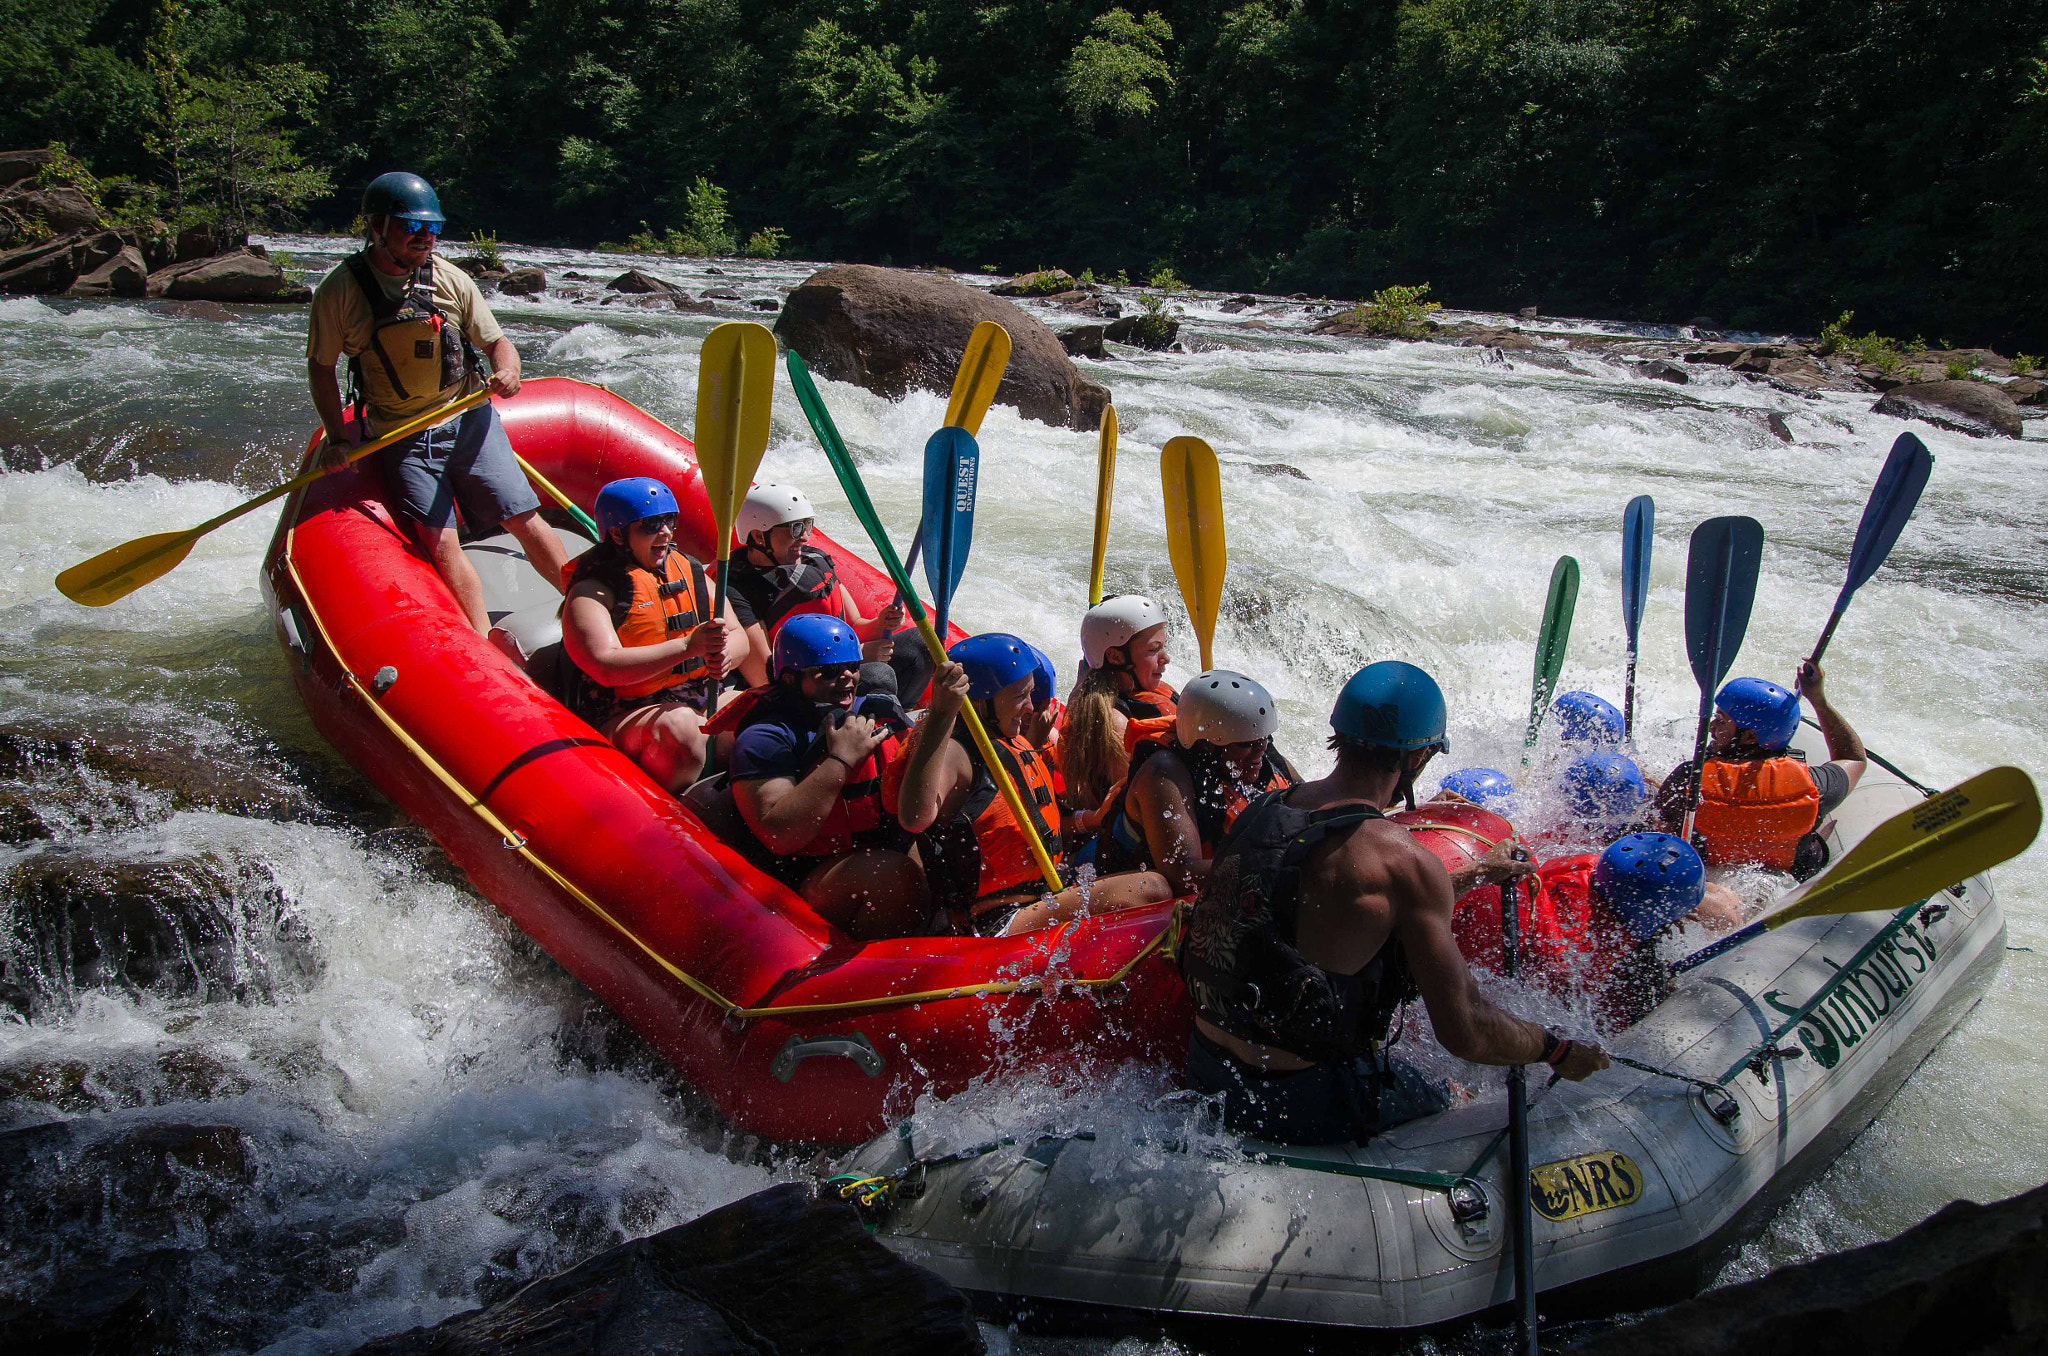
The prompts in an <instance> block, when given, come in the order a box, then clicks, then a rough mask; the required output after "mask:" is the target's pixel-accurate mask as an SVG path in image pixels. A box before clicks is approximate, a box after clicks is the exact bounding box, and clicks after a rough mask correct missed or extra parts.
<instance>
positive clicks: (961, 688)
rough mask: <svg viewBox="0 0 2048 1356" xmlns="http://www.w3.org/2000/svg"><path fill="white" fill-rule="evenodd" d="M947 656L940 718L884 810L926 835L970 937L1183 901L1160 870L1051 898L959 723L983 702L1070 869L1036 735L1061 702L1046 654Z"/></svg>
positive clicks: (990, 638)
mask: <svg viewBox="0 0 2048 1356" xmlns="http://www.w3.org/2000/svg"><path fill="white" fill-rule="evenodd" d="M947 655H948V659H947V662H946V663H944V664H941V665H940V666H939V668H938V672H937V673H936V674H935V675H934V677H933V679H932V698H931V707H930V710H929V711H928V712H927V714H926V715H925V718H924V720H923V722H922V723H920V724H919V726H918V727H917V731H916V733H915V734H913V735H912V736H911V737H910V741H909V749H908V751H907V753H906V754H905V755H904V756H903V757H902V758H900V759H897V760H896V761H894V762H892V763H891V764H890V765H889V769H888V771H887V772H885V773H884V774H883V778H882V800H883V804H884V805H885V806H887V807H888V808H889V809H890V810H892V811H893V812H894V813H895V815H896V820H897V823H899V824H900V825H902V827H903V829H904V830H905V831H906V832H908V833H913V834H917V835H919V839H918V852H919V853H920V854H921V856H922V857H923V860H924V865H925V871H926V874H927V876H928V878H929V879H930V881H931V884H932V894H933V897H934V902H936V903H937V904H939V905H940V906H941V907H943V908H945V909H947V910H948V911H949V912H950V913H951V914H952V916H953V920H954V922H955V924H956V925H957V926H959V927H961V929H962V930H963V931H970V932H972V933H974V934H975V935H976V936H982V937H997V936H1008V935H1011V934H1014V933H1020V932H1030V931H1032V930H1034V929H1036V928H1042V927H1050V926H1051V925H1052V924H1054V923H1063V922H1066V921H1068V920H1069V919H1072V918H1079V917H1083V916H1085V915H1087V914H1090V913H1106V912H1109V911H1111V910H1115V909H1126V908H1132V907H1135V906H1137V905H1141V904H1156V903H1160V902H1162V901H1164V900H1167V899H1170V898H1172V893H1171V891H1170V890H1169V889H1168V888H1167V884H1166V881H1165V879H1164V878H1163V877H1161V876H1160V875H1159V874H1157V873H1156V872H1151V871H1138V872H1132V873H1129V874H1125V875H1113V876H1104V877H1102V878H1101V879H1098V880H1096V881H1095V882H1094V883H1093V884H1092V885H1089V886H1085V887H1083V886H1070V887H1068V888H1067V889H1064V890H1061V891H1060V892H1059V893H1058V894H1048V893H1047V892H1046V890H1045V880H1044V877H1043V876H1042V875H1041V874H1040V872H1039V869H1038V864H1037V860H1036V858H1035V857H1034V856H1033V855H1032V853H1031V849H1030V844H1029V841H1028V839H1027V838H1026V835H1025V833H1024V830H1023V829H1022V828H1021V827H1020V826H1019V825H1018V823H1017V820H1016V818H1015V816H1013V815H1012V814H1011V813H1010V808H1009V805H1008V803H1007V802H1006V801H1005V800H1004V799H1003V797H1002V796H1001V794H1000V793H999V791H998V789H997V787H996V784H995V779H994V777H993V776H991V775H990V773H989V770H988V768H987V766H986V765H985V764H984V763H983V762H982V759H981V753H980V750H978V749H977V748H975V746H974V740H973V737H972V736H971V734H970V733H969V731H968V730H967V727H966V722H964V721H962V720H960V719H959V718H958V717H959V714H960V708H961V707H962V706H963V705H965V704H966V703H967V702H969V701H972V702H973V703H974V706H975V711H976V713H977V714H978V715H979V716H980V717H981V723H982V726H983V728H984V729H986V730H987V731H988V737H989V741H990V742H991V743H992V744H993V745H994V746H995V750H996V756H997V757H998V758H1000V759H1001V760H1002V763H1003V768H1004V770H1005V771H1006V772H1007V773H1008V774H1009V777H1010V782H1011V784H1012V785H1014V786H1015V787H1016V788H1017V793H1018V795H1019V796H1020V797H1021V798H1022V799H1023V801H1024V808H1025V813H1026V814H1027V815H1028V816H1029V817H1030V819H1031V822H1032V827H1033V829H1034V830H1035V831H1036V833H1037V836H1038V839H1039V841H1040V842H1041V843H1043V844H1044V846H1045V850H1046V852H1047V854H1048V855H1050V856H1051V857H1052V859H1053V861H1054V863H1055V864H1058V863H1059V861H1060V859H1061V858H1062V857H1063V856H1064V855H1065V840H1064V835H1063V830H1064V828H1065V823H1064V819H1063V816H1062V813H1061V810H1060V804H1059V801H1058V799H1057V798H1056V797H1055V796H1054V778H1053V769H1052V764H1051V761H1050V759H1049V758H1048V757H1047V755H1046V753H1045V751H1044V750H1043V749H1042V748H1040V747H1039V746H1038V745H1037V744H1036V743H1034V742H1033V741H1032V738H1031V734H1030V730H1029V726H1030V723H1031V719H1032V716H1033V714H1034V712H1035V711H1036V709H1037V706H1038V701H1039V698H1040V696H1041V695H1043V696H1044V697H1045V698H1047V699H1049V698H1050V697H1051V685H1050V684H1049V683H1048V684H1043V687H1044V689H1045V690H1044V692H1043V693H1042V694H1041V693H1040V692H1039V690H1038V689H1039V688H1040V687H1041V685H1042V684H1041V674H1040V671H1039V663H1038V659H1039V656H1038V652H1037V651H1036V650H1033V649H1032V648H1031V646H1030V645H1028V644H1026V643H1025V642H1024V641H1022V640H1019V639H1018V638H1017V637H1015V636H1011V635H1003V634H1000V633H992V634H989V635H982V636H970V637H969V638H968V639H966V640H963V641H961V642H960V643H959V644H957V645H955V646H954V647H953V648H952V649H951V650H950V651H948V652H947Z"/></svg>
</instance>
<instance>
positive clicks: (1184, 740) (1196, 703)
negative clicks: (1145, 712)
mask: <svg viewBox="0 0 2048 1356" xmlns="http://www.w3.org/2000/svg"><path fill="white" fill-rule="evenodd" d="M1279 728H1280V713H1279V712H1278V711H1276V710H1274V709H1273V697H1272V694H1271V693H1269V692H1267V691H1266V689H1264V688H1263V687H1260V686H1259V685H1258V684H1257V683H1255V682H1253V681H1252V680H1251V679H1249V678H1247V677H1245V676H1244V675H1243V674H1241V673H1232V672H1231V671H1230V670H1229V669H1210V670H1209V671H1208V672H1207V673H1204V674H1199V675H1197V676H1196V678H1195V680H1194V681H1193V682H1192V683H1189V684H1188V685H1187V686H1186V687H1184V688H1182V689H1181V691H1180V706H1179V709H1178V711H1177V713H1176V715H1175V717H1174V725H1173V729H1174V734H1175V735H1176V736H1177V737H1178V738H1179V739H1180V744H1181V747H1182V748H1184V749H1191V748H1193V747H1194V746H1195V744H1196V742H1197V741H1199V740H1204V739H1206V740H1208V741H1209V742H1210V743H1211V744H1218V745H1221V744H1249V743H1250V742H1251V741H1252V740H1254V739H1266V738H1269V737H1270V736H1271V735H1272V733H1273V731H1275V730H1277V729H1279Z"/></svg>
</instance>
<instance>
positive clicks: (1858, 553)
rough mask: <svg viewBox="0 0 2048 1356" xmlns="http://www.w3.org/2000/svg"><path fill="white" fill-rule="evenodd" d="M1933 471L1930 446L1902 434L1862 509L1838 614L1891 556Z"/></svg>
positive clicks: (1908, 434)
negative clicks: (1851, 595) (1868, 500)
mask: <svg viewBox="0 0 2048 1356" xmlns="http://www.w3.org/2000/svg"><path fill="white" fill-rule="evenodd" d="M1933 471H1934V454H1933V453H1932V452H1929V451H1928V450H1927V444H1925V443H1923V442H1921V441H1920V440H1919V439H1918V438H1916V437H1914V436H1913V435H1912V434H1910V433H1901V434H1900V435H1899V438H1898V441H1897V442H1895V443H1893V444H1892V450H1891V455H1890V456H1888V457H1886V458H1885V459H1884V470H1882V471H1880V472H1878V476H1877V486H1876V488H1875V489H1873V490H1871V492H1870V502H1869V503H1867V504H1865V505H1864V506H1863V521H1862V522H1860V523H1858V524H1857V525H1856V545H1855V546H1854V547H1852V548H1850V551H1849V581H1848V582H1847V583H1845V584H1843V585H1842V592H1841V594H1840V596H1838V597H1837V598H1836V599H1835V610H1836V611H1837V612H1839V611H1841V610H1842V609H1843V608H1845V607H1847V606H1848V605H1849V595H1850V594H1852V593H1854V592H1856V590H1857V589H1860V588H1862V587H1863V584H1864V581H1866V580H1868V579H1869V578H1870V576H1872V575H1873V574H1876V573H1877V567H1878V566H1880V565H1882V564H1884V560H1885V557H1886V556H1888V555H1890V554H1891V553H1892V547H1893V546H1894V545H1895V544H1897V542H1898V540H1899V533H1900V532H1901V531H1903V530H1904V529H1905V526H1906V520H1907V519H1908V518H1911V517H1912V516H1913V510H1914V508H1915V507H1917V506H1918V505H1919V503H1920V492H1921V491H1922V490H1924V489H1926V488H1927V477H1928V476H1929V475H1931V474H1932V473H1933Z"/></svg>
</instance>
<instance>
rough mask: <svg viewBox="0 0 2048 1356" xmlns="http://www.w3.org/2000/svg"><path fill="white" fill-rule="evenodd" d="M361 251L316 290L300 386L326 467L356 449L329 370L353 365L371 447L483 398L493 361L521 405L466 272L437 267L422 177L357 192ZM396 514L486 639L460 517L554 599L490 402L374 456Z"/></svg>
mask: <svg viewBox="0 0 2048 1356" xmlns="http://www.w3.org/2000/svg"><path fill="white" fill-rule="evenodd" d="M363 219H364V223H365V225H364V246H363V248H362V249H361V250H359V251H358V252H356V253H355V254H352V255H350V256H349V257H348V258H346V259H344V260H342V261H341V262H340V263H339V264H337V265H335V267H334V268H333V269H332V270H331V271H330V272H329V273H328V275H327V276H326V277H325V278H323V279H321V280H320V286H319V287H318V288H316V289H315V290H314V292H313V305H312V309H311V312H310V314H309V316H308V318H307V324H306V381H307V385H308V386H309V387H310V389H311V391H312V395H313V408H314V409H315V410H316V411H318V412H319V415H320V424H321V427H322V429H323V430H324V431H325V436H324V438H323V440H322V445H321V457H322V459H323V460H324V461H326V462H327V463H328V464H329V465H341V464H343V463H345V462H346V461H347V458H348V449H349V445H350V443H351V441H353V439H352V437H351V434H350V431H349V428H348V427H346V426H345V425H344V423H343V405H342V396H341V391H340V388H339V386H338V385H337V382H336V376H335V369H336V365H337V364H338V362H339V361H340V359H341V358H342V357H344V356H346V357H347V358H348V360H349V386H350V389H351V392H352V395H353V397H354V401H355V404H356V407H357V410H358V413H359V414H360V415H362V416H363V418H361V419H359V420H358V422H357V423H356V424H355V425H354V426H353V427H354V429H355V430H356V431H357V432H358V433H361V432H363V430H364V423H365V421H366V422H367V425H368V427H367V434H368V436H375V435H377V434H379V433H382V432H384V431H385V430H388V429H391V428H395V427H396V426H398V425H399V424H402V423H404V422H405V421H406V420H408V419H412V418H415V417H417V416H419V415H422V414H425V413H427V412H428V411H430V410H433V409H436V408H438V407H440V406H442V405H445V404H447V403H448V402H449V401H451V400H456V399H459V398H460V397H462V396H464V395H467V394H469V393H470V392H472V391H475V390H478V389H480V387H481V385H482V384H483V381H484V378H483V365H484V359H488V360H489V365H490V378H489V382H488V384H489V387H490V389H491V392H492V393H493V394H495V395H499V396H512V395H516V394H518V391H519V350H518V349H517V348H516V347H515V346H514V345H513V343H512V341H511V340H510V339H507V338H506V337H505V332H504V331H503V330H502V329H500V328H499V327H498V321H497V318H496V317H495V316H493V315H492V314H491V308H490V307H489V306H487V305H486V304H485V303H484V299H483V294H482V293H481V292H479V291H478V290H477V286H476V283H475V282H473V281H471V279H470V276H469V275H468V274H467V273H464V272H463V271H462V270H461V269H459V268H456V267H454V266H453V265H451V264H439V265H437V261H436V260H435V257H434V242H435V241H436V240H437V239H439V238H440V234H441V228H442V226H443V225H444V224H446V218H445V217H443V216H442V214H441V200H440V198H439V197H438V196H437V195H436V194H435V193H434V190H433V188H432V186H431V185H429V184H428V183H427V181H426V180H424V179H422V178H420V177H419V176H418V175H417V174H407V173H404V172H402V171H394V172H392V173H390V174H380V175H378V176H377V177H376V178H375V179H373V180H371V181H370V186H369V187H368V188H367V189H365V190H364V192H363ZM379 455H380V458H381V462H382V465H383V468H384V477H385V481H386V483H387V485H388V487H389V489H390V492H391V503H392V507H393V509H394V510H395V511H396V512H397V514H398V515H399V517H400V519H401V521H403V522H404V523H405V525H406V526H407V527H409V528H410V530H411V531H412V532H413V534H414V536H415V538H416V539H417V540H418V541H419V544H420V546H421V548H422V549H423V550H424V551H425V552H426V553H427V557H428V558H429V559H430V560H432V561H433V562H434V568H435V569H437V570H439V571H440V573H441V578H442V579H444V580H446V581H447V584H448V588H449V591H450V592H452V593H453V594H454V595H455V601H456V602H457V603H458V604H459V605H460V606H461V608H462V612H463V615H464V616H466V617H467V618H468V619H469V623H470V625H472V626H474V627H475V628H476V629H477V632H478V633H479V634H483V633H487V632H488V631H489V630H490V626H491V623H490V617H489V616H488V615H487V614H486V612H485V610H484V593H483V584H482V583H481V582H480V581H479V580H478V578H477V574H476V569H475V567H474V566H472V565H471V564H470V563H469V560H468V558H467V557H465V556H464V555H463V554H462V543H461V541H460V539H459V538H458V537H457V535H456V524H455V513H456V509H457V507H458V506H460V508H461V511H462V516H463V518H464V519H465V520H466V521H467V522H468V523H469V525H470V528H471V529H472V530H473V531H486V530H489V529H491V528H493V527H496V526H498V525H501V524H502V525H503V527H504V528H505V530H507V531H509V532H511V533H512V534H513V535H514V536H515V537H517V538H518V539H519V541H520V543H521V544H522V545H523V546H525V547H526V558H527V559H528V560H529V561H531V562H532V563H533V567H534V568H535V569H536V570H538V571H540V575H541V577H542V578H543V579H545V580H547V581H548V583H550V584H552V585H554V586H555V587H556V588H560V587H561V586H562V567H563V566H564V565H566V564H567V563H568V559H567V556H566V555H565V554H564V552H563V550H562V543H561V541H560V539H558V538H557V537H556V536H555V532H554V529H553V528H552V527H550V526H548V525H547V524H546V523H545V522H543V521H542V520H541V517H540V512H539V510H540V498H539V496H538V495H536V494H535V493H534V491H533V487H532V486H531V485H529V484H528V483H527V481H526V477H525V475H524V474H522V473H521V472H520V470H519V463H518V462H517V461H516V460H515V459H514V457H513V455H512V444H511V442H510V440H508V439H507V438H506V436H505V429H504V426H503V425H502V424H501V423H500V422H499V420H498V412H497V411H496V410H495V409H493V408H492V407H491V404H490V402H488V401H486V402H484V403H483V404H481V405H478V406H476V407H475V408H473V409H470V410H467V411H465V412H464V413H462V414H460V415H457V416H456V417H455V418H453V419H449V420H446V421H444V422H443V423H440V424H437V425H435V426H434V427H433V428H430V429H426V430H423V431H421V432H419V433H416V434H413V435H412V436H411V437H409V438H403V439H400V440H399V441H398V442H395V443H393V444H392V445H391V446H389V447H387V448H385V449H384V451H383V452H382V453H381V454H379Z"/></svg>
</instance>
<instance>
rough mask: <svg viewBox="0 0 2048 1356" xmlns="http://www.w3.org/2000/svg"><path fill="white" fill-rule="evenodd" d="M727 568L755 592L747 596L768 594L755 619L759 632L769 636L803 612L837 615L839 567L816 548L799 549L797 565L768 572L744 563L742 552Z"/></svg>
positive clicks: (746, 562) (771, 567) (754, 565)
mask: <svg viewBox="0 0 2048 1356" xmlns="http://www.w3.org/2000/svg"><path fill="white" fill-rule="evenodd" d="M729 569H730V571H731V573H732V574H733V575H739V576H744V577H746V579H747V580H748V581H749V582H750V583H753V584H757V585H760V586H761V587H759V588H758V589H754V590H749V594H750V596H753V595H755V594H757V593H766V594H767V595H768V610H767V611H766V612H765V613H763V614H762V615H761V616H760V617H759V618H757V620H759V622H760V623H761V629H762V630H764V631H766V632H767V633H768V634H769V635H770V636H771V637H772V636H773V635H774V634H775V628H776V627H778V626H780V625H782V623H783V622H784V621H785V620H786V619H788V618H790V617H793V616H796V615H797V614H799V613H803V612H821V613H823V614H825V615H826V616H828V617H837V616H838V615H839V568H838V566H837V565H836V564H835V563H834V562H833V559H832V557H831V556H829V555H827V554H826V553H825V552H823V551H820V550H819V549H818V548H817V547H815V546H799V547H797V550H796V563H795V564H793V565H774V566H770V567H769V568H767V569H763V568H761V567H760V566H758V565H756V564H754V563H753V562H752V561H750V560H747V559H746V558H745V556H744V553H743V554H742V555H741V556H740V557H739V558H737V559H734V560H733V561H732V562H731V563H730V565H729Z"/></svg>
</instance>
